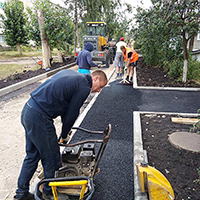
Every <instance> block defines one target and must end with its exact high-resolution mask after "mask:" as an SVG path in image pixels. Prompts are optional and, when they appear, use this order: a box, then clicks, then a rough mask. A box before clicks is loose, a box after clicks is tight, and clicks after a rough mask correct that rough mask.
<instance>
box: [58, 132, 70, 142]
mask: <svg viewBox="0 0 200 200" xmlns="http://www.w3.org/2000/svg"><path fill="white" fill-rule="evenodd" d="M69 139H70V134H68V135H67V137H66V138H62V137H61V138H60V141H59V143H63V144H67V143H68V141H69Z"/></svg>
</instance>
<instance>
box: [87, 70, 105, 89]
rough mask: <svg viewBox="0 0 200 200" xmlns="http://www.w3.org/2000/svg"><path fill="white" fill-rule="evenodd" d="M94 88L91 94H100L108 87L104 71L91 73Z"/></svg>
mask: <svg viewBox="0 0 200 200" xmlns="http://www.w3.org/2000/svg"><path fill="white" fill-rule="evenodd" d="M91 77H92V88H91V92H100V91H101V89H102V88H103V87H104V86H106V84H107V82H108V80H107V76H106V74H105V73H104V72H103V71H102V70H95V71H93V72H92V73H91Z"/></svg>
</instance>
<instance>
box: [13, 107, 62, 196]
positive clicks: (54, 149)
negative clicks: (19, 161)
mask: <svg viewBox="0 0 200 200" xmlns="http://www.w3.org/2000/svg"><path fill="white" fill-rule="evenodd" d="M21 123H22V125H23V126H24V129H25V133H26V157H25V159H24V162H23V165H22V169H21V173H20V176H19V179H18V189H17V190H16V196H17V197H18V198H20V197H22V196H24V195H26V194H27V193H28V191H29V182H30V180H31V178H32V176H33V174H34V173H35V171H36V169H37V166H38V162H39V160H40V159H41V162H42V166H43V168H44V178H53V177H54V174H55V171H56V170H58V168H59V167H60V164H61V156H60V151H59V147H58V141H57V135H56V130H55V127H54V124H53V120H52V119H48V118H47V117H44V116H43V115H41V114H40V113H38V112H37V111H35V110H34V109H33V108H32V107H31V106H30V105H28V104H27V103H26V105H25V106H24V108H23V110H22V114H21ZM43 190H44V191H45V193H47V194H51V188H50V187H49V186H48V184H46V185H44V189H43Z"/></svg>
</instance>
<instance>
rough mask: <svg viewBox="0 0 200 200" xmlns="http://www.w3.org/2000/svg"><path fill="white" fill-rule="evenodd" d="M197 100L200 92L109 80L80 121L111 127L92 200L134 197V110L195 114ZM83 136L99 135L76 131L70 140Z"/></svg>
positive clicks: (91, 126) (85, 125) (89, 125)
mask: <svg viewBox="0 0 200 200" xmlns="http://www.w3.org/2000/svg"><path fill="white" fill-rule="evenodd" d="M113 76H115V74H114V75H113ZM199 99H200V92H199V91H187V89H186V90H181V91H179V90H164V89H163V90H162V89H158V90H156V89H154V90H152V89H147V88H146V89H139V88H136V89H135V88H133V87H132V86H130V85H120V84H119V80H114V79H112V80H111V82H110V83H109V85H108V86H107V87H105V88H104V89H103V90H102V91H101V93H100V94H99V95H98V97H97V99H96V101H95V102H94V104H93V106H92V107H91V108H90V110H89V111H88V113H87V115H86V116H85V117H84V119H83V121H82V123H81V124H80V126H81V127H83V128H86V129H90V130H104V129H105V128H106V126H107V125H108V124H111V126H112V133H111V138H110V140H109V141H108V144H107V147H106V149H105V152H104V155H103V157H102V160H101V162H100V165H99V167H100V169H101V170H100V172H99V174H97V175H96V176H95V178H94V184H95V193H94V195H93V198H92V200H99V199H101V200H114V199H122V200H130V199H134V172H133V166H134V163H133V162H134V161H133V159H134V158H133V144H134V142H133V140H134V138H133V135H134V131H133V127H134V122H133V120H134V119H133V118H134V117H133V112H134V111H143V112H173V113H194V114H196V112H197V110H198V109H199V108H200V105H199ZM86 138H87V139H92V138H93V139H94V138H95V139H99V138H101V137H100V136H96V135H95V137H94V135H88V134H84V133H83V132H79V131H78V132H76V133H75V135H74V137H73V138H72V141H71V142H75V141H80V140H85V139H86Z"/></svg>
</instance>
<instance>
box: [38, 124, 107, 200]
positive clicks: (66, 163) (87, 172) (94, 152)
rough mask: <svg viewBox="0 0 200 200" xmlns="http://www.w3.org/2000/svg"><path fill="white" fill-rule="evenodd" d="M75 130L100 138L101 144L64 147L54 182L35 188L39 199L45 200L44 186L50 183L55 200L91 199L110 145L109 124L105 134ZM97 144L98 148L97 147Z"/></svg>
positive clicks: (79, 143)
mask: <svg viewBox="0 0 200 200" xmlns="http://www.w3.org/2000/svg"><path fill="white" fill-rule="evenodd" d="M72 129H76V130H80V131H84V132H86V133H89V134H101V135H102V137H103V139H101V140H99V139H98V140H84V141H80V142H76V143H73V144H71V143H69V144H63V143H60V142H59V143H58V144H59V146H63V147H64V149H63V151H62V167H61V168H60V169H59V170H58V171H56V173H55V177H54V178H52V179H42V180H41V181H40V182H39V183H38V184H37V188H36V199H38V200H42V199H43V198H42V192H41V189H42V186H43V184H44V183H48V184H49V186H51V188H52V192H53V197H54V199H55V200H57V199H59V200H64V199H65V200H66V199H70V200H71V199H87V200H89V199H91V197H92V195H93V193H94V185H93V179H94V176H95V175H96V174H97V173H98V172H99V171H100V169H99V168H98V165H99V162H100V160H101V158H102V155H103V153H104V150H105V148H106V145H107V142H108V140H109V138H110V134H111V125H110V124H109V125H108V126H107V127H106V129H105V130H104V131H91V130H87V129H84V128H81V127H73V128H72ZM97 143H98V144H99V145H98V146H97Z"/></svg>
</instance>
